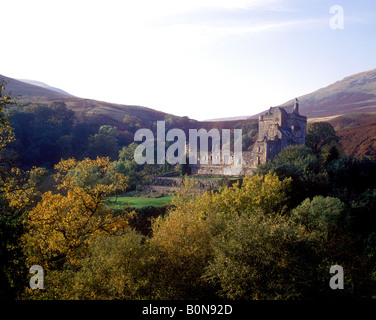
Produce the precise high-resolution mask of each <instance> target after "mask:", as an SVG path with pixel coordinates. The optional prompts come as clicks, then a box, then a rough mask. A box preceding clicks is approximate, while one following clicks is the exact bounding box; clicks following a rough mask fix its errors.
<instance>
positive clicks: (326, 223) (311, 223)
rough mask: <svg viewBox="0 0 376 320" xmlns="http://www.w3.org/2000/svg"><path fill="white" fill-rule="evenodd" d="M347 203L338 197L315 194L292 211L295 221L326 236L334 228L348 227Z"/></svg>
mask: <svg viewBox="0 0 376 320" xmlns="http://www.w3.org/2000/svg"><path fill="white" fill-rule="evenodd" d="M345 213H346V212H345V204H344V203H343V202H341V200H339V199H338V198H333V197H323V196H315V197H314V198H313V199H312V200H310V199H309V198H307V199H305V200H304V201H303V202H302V203H301V204H300V205H299V206H297V207H296V208H295V209H294V210H292V212H291V216H292V218H293V220H294V221H296V222H298V223H300V224H301V225H303V226H304V227H305V228H306V229H307V230H308V231H310V232H313V231H316V232H321V233H322V234H323V235H325V236H326V237H327V236H328V234H329V232H331V231H332V230H333V229H339V228H342V231H343V230H345V228H347V227H348V223H349V221H348V217H347V216H346V215H345Z"/></svg>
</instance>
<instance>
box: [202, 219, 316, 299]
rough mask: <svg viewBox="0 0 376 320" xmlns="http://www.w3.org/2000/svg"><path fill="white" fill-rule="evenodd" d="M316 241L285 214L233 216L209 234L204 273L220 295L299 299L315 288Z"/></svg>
mask: <svg viewBox="0 0 376 320" xmlns="http://www.w3.org/2000/svg"><path fill="white" fill-rule="evenodd" d="M321 243H322V240H321V239H320V237H318V236H317V235H316V234H314V233H308V232H305V231H304V230H303V229H302V228H300V227H299V225H295V224H293V223H291V221H290V220H289V219H287V218H286V217H281V216H279V217H271V216H267V215H265V214H263V213H261V212H254V213H252V214H243V215H240V216H236V215H234V216H231V217H230V218H229V220H228V221H227V224H226V227H225V230H224V231H223V232H221V233H220V234H218V235H217V236H215V237H214V238H213V248H214V255H213V260H212V261H211V262H210V263H209V266H208V267H207V269H206V273H205V276H206V278H207V279H208V280H210V281H212V282H214V283H215V284H217V285H219V286H220V291H219V294H220V296H222V297H224V298H226V299H231V300H235V299H242V300H248V299H250V300H254V299H296V298H304V297H307V296H306V295H305V294H306V291H308V289H309V288H310V289H312V287H314V286H317V282H318V276H317V274H316V270H315V268H316V267H315V265H316V263H318V262H319V261H320V255H319V251H318V249H319V247H320V245H321Z"/></svg>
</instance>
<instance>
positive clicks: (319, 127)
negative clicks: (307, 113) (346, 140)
mask: <svg viewBox="0 0 376 320" xmlns="http://www.w3.org/2000/svg"><path fill="white" fill-rule="evenodd" d="M338 142H339V138H338V137H337V135H336V132H335V130H334V128H333V126H332V125H331V124H330V123H329V122H313V123H309V124H308V126H307V133H306V146H307V147H308V148H310V149H311V150H312V152H313V153H314V154H315V155H319V154H320V152H321V150H322V149H323V147H325V146H327V145H333V144H337V145H338Z"/></svg>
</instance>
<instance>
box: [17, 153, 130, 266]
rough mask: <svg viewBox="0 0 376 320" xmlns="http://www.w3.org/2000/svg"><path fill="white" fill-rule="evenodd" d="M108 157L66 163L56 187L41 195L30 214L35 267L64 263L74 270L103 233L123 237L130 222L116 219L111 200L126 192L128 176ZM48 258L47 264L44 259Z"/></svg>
mask: <svg viewBox="0 0 376 320" xmlns="http://www.w3.org/2000/svg"><path fill="white" fill-rule="evenodd" d="M111 165H112V163H111V162H110V161H109V159H108V158H97V159H96V160H90V159H85V160H83V161H80V162H77V161H76V160H75V159H68V160H62V161H61V162H60V163H59V164H58V165H56V166H55V169H56V170H57V173H56V175H55V179H56V182H58V184H57V186H56V188H57V190H59V191H60V193H57V194H54V193H52V192H51V191H48V192H45V193H44V194H42V196H41V201H40V202H39V203H38V204H37V205H36V206H35V207H34V208H33V209H32V210H31V211H30V212H29V215H28V218H27V225H28V227H29V231H28V232H27V233H26V235H25V236H24V238H23V240H24V241H25V244H26V248H27V249H28V250H29V257H30V258H29V260H35V259H36V260H35V261H30V263H36V262H38V263H39V264H42V263H44V267H46V268H49V267H50V264H51V262H52V261H56V260H59V259H60V258H62V259H64V261H67V262H68V263H70V264H72V265H76V264H78V263H79V261H80V259H81V258H82V257H83V255H84V254H85V252H86V249H87V246H88V245H89V244H90V243H91V242H92V241H93V240H94V239H95V238H96V237H97V236H98V235H100V234H102V233H106V234H119V233H122V232H124V231H125V229H127V227H128V223H127V220H126V218H125V217H120V216H114V212H113V210H112V209H111V208H109V207H108V205H107V203H106V199H107V197H108V196H112V195H113V194H115V193H116V192H124V190H125V189H126V187H127V184H126V181H127V179H126V177H124V176H123V175H121V174H119V173H116V172H113V171H112V169H111ZM40 257H44V261H43V262H41V261H39V260H38V259H40Z"/></svg>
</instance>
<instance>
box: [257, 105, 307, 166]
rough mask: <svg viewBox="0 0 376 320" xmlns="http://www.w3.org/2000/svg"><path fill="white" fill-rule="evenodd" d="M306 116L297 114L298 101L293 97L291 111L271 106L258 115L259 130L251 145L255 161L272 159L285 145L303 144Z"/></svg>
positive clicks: (261, 161) (263, 161) (260, 161)
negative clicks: (252, 145)
mask: <svg viewBox="0 0 376 320" xmlns="http://www.w3.org/2000/svg"><path fill="white" fill-rule="evenodd" d="M306 126H307V117H304V116H302V115H300V114H299V102H298V99H295V103H294V107H293V109H292V112H291V113H288V112H287V111H286V109H285V108H281V107H272V108H270V109H269V111H268V112H267V113H266V114H265V115H261V116H260V117H259V132H258V138H257V141H256V143H255V145H254V147H253V150H252V152H253V153H254V157H255V159H254V160H255V163H254V165H253V167H257V165H259V164H260V163H265V162H266V161H268V160H272V159H273V158H274V157H275V156H276V155H277V154H278V153H280V152H281V151H282V150H283V149H284V148H286V147H287V146H294V145H305V132H306Z"/></svg>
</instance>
